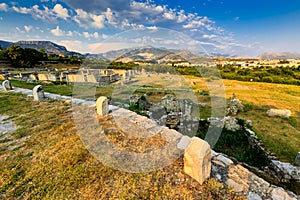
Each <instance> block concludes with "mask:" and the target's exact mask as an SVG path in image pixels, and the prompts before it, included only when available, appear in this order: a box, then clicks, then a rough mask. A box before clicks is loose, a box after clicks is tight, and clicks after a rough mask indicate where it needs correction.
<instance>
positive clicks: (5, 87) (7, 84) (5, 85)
mask: <svg viewBox="0 0 300 200" xmlns="http://www.w3.org/2000/svg"><path fill="white" fill-rule="evenodd" d="M2 86H3V90H4V91H10V90H12V86H11V84H10V82H9V80H5V81H3V82H2Z"/></svg>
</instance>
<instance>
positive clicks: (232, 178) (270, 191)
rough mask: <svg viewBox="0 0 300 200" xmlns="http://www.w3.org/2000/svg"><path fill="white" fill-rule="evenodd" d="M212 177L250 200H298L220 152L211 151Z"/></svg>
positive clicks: (293, 195)
mask: <svg viewBox="0 0 300 200" xmlns="http://www.w3.org/2000/svg"><path fill="white" fill-rule="evenodd" d="M211 176H212V177H213V178H217V179H218V180H220V181H222V182H224V183H226V184H227V185H228V186H229V187H231V188H232V189H233V190H234V191H235V192H237V193H240V194H243V195H244V196H246V197H247V198H248V199H250V200H258V199H262V200H281V199H282V200H299V199H300V197H299V196H296V195H295V194H293V193H292V192H287V191H285V190H284V189H282V188H281V187H277V186H274V185H271V184H270V183H268V182H267V181H265V180H264V179H262V178H260V177H258V176H257V175H255V174H254V173H252V172H250V171H249V170H248V169H246V168H244V167H243V166H241V165H240V164H238V163H234V162H233V161H232V160H231V159H230V158H228V157H227V156H226V155H224V154H221V153H216V152H214V151H212V173H211Z"/></svg>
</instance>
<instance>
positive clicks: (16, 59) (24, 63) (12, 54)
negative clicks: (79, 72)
mask: <svg viewBox="0 0 300 200" xmlns="http://www.w3.org/2000/svg"><path fill="white" fill-rule="evenodd" d="M0 60H2V61H9V62H10V63H11V64H12V66H13V67H16V68H32V67H34V66H36V65H39V64H41V63H42V62H49V61H50V62H53V63H63V64H81V63H82V62H83V58H78V57H76V56H60V55H56V54H47V53H46V52H45V50H44V49H39V50H36V49H32V48H24V49H23V48H22V47H20V46H10V47H9V48H8V49H0Z"/></svg>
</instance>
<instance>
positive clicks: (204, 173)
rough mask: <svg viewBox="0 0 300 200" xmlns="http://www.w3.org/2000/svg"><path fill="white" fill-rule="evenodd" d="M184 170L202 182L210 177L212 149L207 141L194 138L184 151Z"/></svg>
mask: <svg viewBox="0 0 300 200" xmlns="http://www.w3.org/2000/svg"><path fill="white" fill-rule="evenodd" d="M184 172H185V173H186V174H188V175H189V176H191V177H192V178H194V179H195V180H197V181H198V182H199V183H200V184H202V183H203V182H204V181H205V180H206V179H208V178H209V177H210V172H211V149H210V146H209V144H208V143H207V142H206V141H204V140H201V139H200V138H197V137H193V138H192V140H191V141H190V143H189V145H188V147H187V148H186V149H185V152H184Z"/></svg>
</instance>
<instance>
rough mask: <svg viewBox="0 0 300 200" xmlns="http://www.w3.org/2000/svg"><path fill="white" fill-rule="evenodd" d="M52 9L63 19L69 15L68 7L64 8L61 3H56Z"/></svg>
mask: <svg viewBox="0 0 300 200" xmlns="http://www.w3.org/2000/svg"><path fill="white" fill-rule="evenodd" d="M53 11H54V12H55V13H56V14H57V16H58V17H60V18H62V19H64V20H66V19H67V18H68V17H69V13H68V9H66V8H64V7H63V6H62V5H61V4H56V5H55V6H54V8H53Z"/></svg>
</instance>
